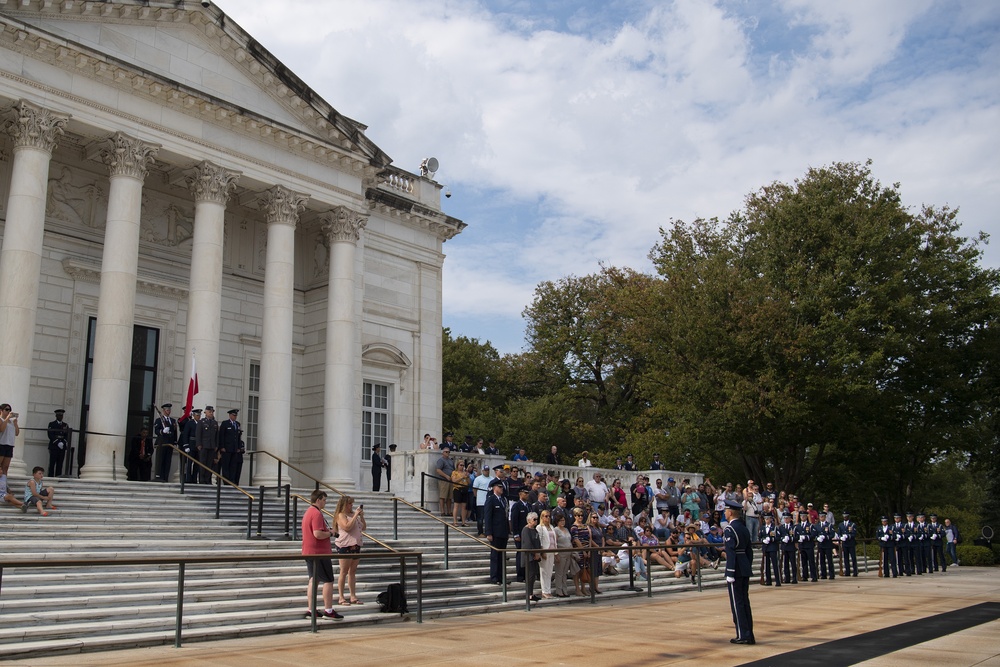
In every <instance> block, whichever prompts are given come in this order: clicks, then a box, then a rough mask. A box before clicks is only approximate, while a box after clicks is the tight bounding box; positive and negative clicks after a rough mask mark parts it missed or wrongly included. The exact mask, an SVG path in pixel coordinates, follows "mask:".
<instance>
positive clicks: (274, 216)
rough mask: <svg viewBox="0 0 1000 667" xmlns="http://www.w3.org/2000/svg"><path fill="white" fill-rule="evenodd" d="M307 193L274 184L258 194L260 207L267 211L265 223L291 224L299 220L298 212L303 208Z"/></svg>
mask: <svg viewBox="0 0 1000 667" xmlns="http://www.w3.org/2000/svg"><path fill="white" fill-rule="evenodd" d="M307 201H309V196H308V195H302V194H299V193H297V192H292V191H291V190H289V189H288V188H286V187H284V186H281V185H275V186H274V187H273V188H271V189H269V190H265V191H264V192H263V193H262V194H261V196H260V203H261V208H263V209H264V211H265V212H266V213H267V224H269V225H271V224H275V225H291V226H292V227H294V226H295V225H296V223H297V222H298V221H299V213H300V212H301V211H302V210H303V209H305V207H306V202H307Z"/></svg>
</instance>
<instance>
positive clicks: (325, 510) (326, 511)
mask: <svg viewBox="0 0 1000 667" xmlns="http://www.w3.org/2000/svg"><path fill="white" fill-rule="evenodd" d="M292 496H293V497H295V498H297V499H298V500H301V501H302V502H304V503H306V504H307V505H310V506H313V507H315V505H312V503H310V502H309V500H308V499H307V498H303V497H302V496H300V495H299V494H297V493H293V494H292ZM317 509H318V508H317ZM320 512H322V513H323V514H326V515H327V516H329V517H330V519H331V520H333V519H336V518H337V517H336V515H335V514H334V513H333V512H331V511H330V510H327V509H322V510H320ZM361 534H362V535H364V536H365V537H367V538H368V539H369V540H371V541H372V542H374V543H375V544H377V545H379V546H380V547H383V548H385V549H388V550H389V551H392V552H396V549H395V548H394V547H391V546H389V545H388V544H386V543H385V542H383V541H382V540H380V539H378V538H377V537H372V536H371V535H369V534H368V533H366V532H365V531H361Z"/></svg>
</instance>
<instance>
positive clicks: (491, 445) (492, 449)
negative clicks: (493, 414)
mask: <svg viewBox="0 0 1000 667" xmlns="http://www.w3.org/2000/svg"><path fill="white" fill-rule="evenodd" d="M486 455H487V456H500V448H499V447H497V439H496V438H490V439H489V441H487V443H486Z"/></svg>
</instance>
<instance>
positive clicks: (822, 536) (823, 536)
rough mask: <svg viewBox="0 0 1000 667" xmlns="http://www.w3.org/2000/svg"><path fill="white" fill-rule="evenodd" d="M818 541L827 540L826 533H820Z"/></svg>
mask: <svg viewBox="0 0 1000 667" xmlns="http://www.w3.org/2000/svg"><path fill="white" fill-rule="evenodd" d="M816 541H817V542H824V541H826V535H820V536H819V537H817V538H816Z"/></svg>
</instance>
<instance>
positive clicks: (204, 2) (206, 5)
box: [201, 0, 212, 9]
mask: <svg viewBox="0 0 1000 667" xmlns="http://www.w3.org/2000/svg"><path fill="white" fill-rule="evenodd" d="M201 6H202V7H204V8H206V9H208V8H209V7H211V6H212V3H211V2H210V1H209V0H201Z"/></svg>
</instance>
